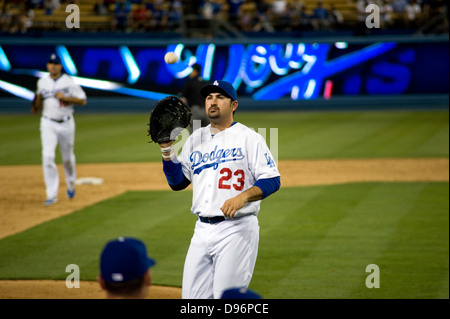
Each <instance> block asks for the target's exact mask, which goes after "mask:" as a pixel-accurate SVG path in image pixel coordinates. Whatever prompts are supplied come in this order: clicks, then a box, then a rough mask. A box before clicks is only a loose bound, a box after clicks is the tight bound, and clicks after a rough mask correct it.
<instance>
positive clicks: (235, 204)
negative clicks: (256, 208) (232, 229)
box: [220, 194, 247, 218]
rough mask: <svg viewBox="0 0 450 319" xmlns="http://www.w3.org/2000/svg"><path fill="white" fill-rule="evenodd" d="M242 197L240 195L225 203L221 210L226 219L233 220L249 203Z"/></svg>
mask: <svg viewBox="0 0 450 319" xmlns="http://www.w3.org/2000/svg"><path fill="white" fill-rule="evenodd" d="M241 195H242V194H239V195H238V196H236V197H233V198H230V199H227V200H226V201H225V203H223V206H222V207H221V208H220V209H221V210H222V212H223V214H224V215H225V216H226V217H230V218H233V217H234V215H235V214H236V212H237V211H238V210H239V209H241V208H242V207H244V205H245V204H246V203H247V200H246V199H245V196H241Z"/></svg>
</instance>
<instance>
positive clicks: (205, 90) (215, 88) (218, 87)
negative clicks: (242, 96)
mask: <svg viewBox="0 0 450 319" xmlns="http://www.w3.org/2000/svg"><path fill="white" fill-rule="evenodd" d="M210 93H222V94H224V95H226V96H228V97H230V98H231V100H232V101H236V100H237V93H236V90H235V89H234V87H233V85H232V84H231V83H229V82H227V81H219V80H216V81H214V82H213V83H212V84H208V85H205V86H204V87H202V88H201V89H200V95H201V96H203V98H206V97H207V96H208V95H209V94H210Z"/></svg>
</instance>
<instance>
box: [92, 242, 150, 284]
mask: <svg viewBox="0 0 450 319" xmlns="http://www.w3.org/2000/svg"><path fill="white" fill-rule="evenodd" d="M155 264H156V262H155V260H153V259H152V258H150V257H148V255H147V249H146V247H145V244H144V243H143V242H142V241H140V240H139V239H135V238H131V237H119V238H117V239H115V240H111V241H109V242H108V243H107V244H106V245H105V247H104V248H103V251H102V254H101V256H100V273H101V276H102V277H103V279H104V280H105V281H107V282H125V281H130V280H133V279H136V278H139V277H141V276H143V275H144V274H145V272H146V271H147V269H149V268H150V267H152V266H153V265H155Z"/></svg>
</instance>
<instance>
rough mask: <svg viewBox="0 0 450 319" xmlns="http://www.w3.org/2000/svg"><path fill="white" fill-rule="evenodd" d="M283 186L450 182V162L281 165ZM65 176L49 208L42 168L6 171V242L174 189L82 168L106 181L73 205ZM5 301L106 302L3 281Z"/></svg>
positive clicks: (149, 179) (83, 289)
mask: <svg viewBox="0 0 450 319" xmlns="http://www.w3.org/2000/svg"><path fill="white" fill-rule="evenodd" d="M278 166H279V171H280V173H281V185H282V187H294V186H310V185H329V184H339V183H350V182H424V181H436V182H442V181H443V182H448V181H449V160H448V159H367V160H365V159H351V160H346V159H342V160H302V161H280V162H279V163H278ZM58 169H59V174H60V190H59V201H58V203H56V204H55V205H53V206H50V207H44V205H43V203H44V200H45V190H44V182H43V173H42V167H41V166H40V165H20V166H0V178H1V181H2V183H1V184H0V239H1V238H4V237H7V236H10V235H13V234H15V233H18V232H21V231H24V230H26V229H28V228H30V227H33V226H35V225H38V224H40V223H43V222H46V221H48V220H51V219H54V218H57V217H60V216H63V215H67V214H70V213H71V212H74V211H76V210H79V209H81V208H83V207H86V206H90V205H93V204H95V203H97V202H100V201H103V200H106V199H108V198H111V197H114V196H117V195H119V194H122V193H124V192H126V191H129V190H169V189H170V188H169V187H168V185H167V182H166V179H165V176H164V174H163V172H162V166H161V163H121V164H78V165H77V175H78V178H82V177H98V178H102V179H103V183H102V184H100V185H89V184H87V185H78V186H77V190H76V191H77V193H76V197H75V198H74V199H73V200H69V199H67V197H66V196H65V191H66V188H65V185H64V184H65V183H64V173H63V170H62V166H61V165H58ZM148 297H149V298H154V299H159V298H163V299H177V298H180V297H181V292H180V289H179V288H174V287H160V286H152V287H151V288H150V292H149V296H148ZM4 298H32V299H35V298H36V299H43V298H51V299H53V298H67V299H76V298H87V299H91V298H92V299H95V298H104V292H103V291H102V290H101V289H100V287H99V285H98V284H97V283H96V282H81V283H80V288H79V289H67V288H66V286H65V282H64V281H52V280H31V281H30V280H28V281H22V280H5V281H0V299H4Z"/></svg>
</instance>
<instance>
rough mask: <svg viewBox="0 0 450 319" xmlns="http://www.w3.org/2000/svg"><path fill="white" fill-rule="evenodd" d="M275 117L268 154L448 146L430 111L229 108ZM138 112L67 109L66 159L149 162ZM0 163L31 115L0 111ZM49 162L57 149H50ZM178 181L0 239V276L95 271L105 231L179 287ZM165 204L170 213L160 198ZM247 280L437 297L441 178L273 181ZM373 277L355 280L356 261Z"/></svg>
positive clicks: (276, 287) (441, 286) (181, 198)
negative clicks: (131, 240) (72, 138)
mask: <svg viewBox="0 0 450 319" xmlns="http://www.w3.org/2000/svg"><path fill="white" fill-rule="evenodd" d="M236 120H238V121H241V122H243V123H244V124H246V125H248V126H250V127H253V128H255V129H257V128H267V131H269V128H278V142H279V144H278V151H279V160H283V159H334V158H430V157H440V158H448V156H449V126H448V125H449V116H448V112H445V111H433V112H423V111H416V112H412V111H411V112H408V111H396V112H323V113H321V112H284V113H241V114H238V113H237V114H236ZM147 121H148V118H147V115H145V114H101V115H95V114H92V115H87V114H86V115H84V114H83V115H78V116H77V117H76V122H77V139H76V155H77V161H78V163H101V162H143V161H160V157H159V156H160V155H159V153H158V152H156V150H157V149H156V148H157V146H155V145H154V144H150V145H149V144H148V143H147V141H148V140H149V139H148V137H147V136H146V123H147ZM0 143H1V145H2V152H1V153H0V164H2V165H14V164H39V163H40V154H39V153H40V140H39V120H38V118H37V117H32V116H25V115H2V116H1V117H0ZM59 161H60V159H59ZM191 196H192V193H191V191H189V190H186V191H182V192H176V193H175V192H172V191H139V192H138V191H133V192H127V193H125V194H122V195H120V196H118V197H115V198H111V199H109V200H106V201H103V202H100V203H97V204H95V205H92V206H90V207H87V208H85V209H82V210H79V211H76V212H74V213H72V214H70V215H67V216H64V217H61V218H58V219H54V220H52V221H49V222H46V223H43V224H41V225H38V226H35V227H33V228H31V229H29V230H26V231H24V232H22V233H18V234H16V235H12V236H9V237H6V238H3V239H1V240H0V279H65V278H66V276H67V275H68V274H67V273H65V267H66V265H68V264H72V263H74V264H77V265H79V267H80V270H81V279H83V280H95V277H96V275H97V273H98V258H99V254H100V251H101V249H102V247H103V245H104V244H105V242H106V241H107V240H109V239H111V238H114V237H117V236H135V237H139V238H142V239H143V240H144V241H145V242H146V243H147V245H148V248H149V254H150V255H151V256H152V257H154V258H155V259H156V260H157V262H158V265H157V266H156V267H155V268H154V270H153V277H154V283H155V284H159V285H169V286H180V285H181V275H182V269H183V263H184V257H185V254H186V251H187V248H188V245H189V240H190V237H191V235H192V232H193V227H194V222H195V217H194V216H193V215H192V214H190V212H189V207H190V200H191ZM167 203H170V204H171V207H170V212H165V213H162V209H161V207H165V206H167ZM261 207H262V208H261V211H260V215H259V221H260V226H261V231H260V249H259V255H258V261H257V264H256V269H255V273H254V276H253V280H252V283H251V288H253V289H254V290H256V291H258V292H260V293H261V294H262V295H263V296H264V297H265V298H275V299H281V298H283V299H297V298H298V299H303V298H305V299H308V298H338V299H339V298H346V299H354V298H369V299H372V298H376V299H379V298H382V299H384V298H386V299H394V298H408V299H409V298H426V299H429V298H430V299H433V298H449V185H448V183H441V182H439V183H438V182H421V183H350V184H341V185H330V186H314V187H291V188H287V187H285V188H283V187H282V188H281V189H280V191H279V192H277V193H276V194H274V195H272V196H271V197H269V198H267V199H265V200H264V201H263V203H262V205H261ZM369 264H376V265H378V266H379V269H380V288H373V289H368V288H367V287H366V285H365V280H366V277H367V276H368V275H369V273H366V271H365V270H366V266H367V265H369Z"/></svg>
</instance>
